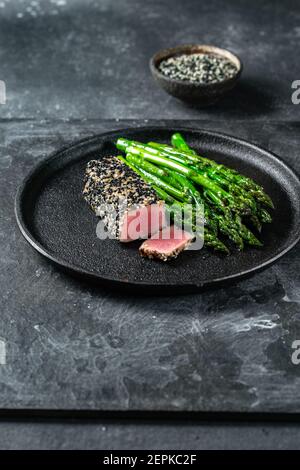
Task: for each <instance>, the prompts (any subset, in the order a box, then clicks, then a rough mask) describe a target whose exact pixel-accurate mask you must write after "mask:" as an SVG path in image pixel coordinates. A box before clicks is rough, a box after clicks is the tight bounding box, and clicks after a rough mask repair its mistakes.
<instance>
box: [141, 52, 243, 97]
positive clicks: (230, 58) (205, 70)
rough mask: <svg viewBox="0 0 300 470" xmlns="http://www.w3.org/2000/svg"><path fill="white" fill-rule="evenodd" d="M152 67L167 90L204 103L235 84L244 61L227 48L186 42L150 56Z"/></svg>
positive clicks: (156, 77) (222, 93) (175, 94)
mask: <svg viewBox="0 0 300 470" xmlns="http://www.w3.org/2000/svg"><path fill="white" fill-rule="evenodd" d="M150 69H151V72H152V75H153V77H154V79H155V80H156V82H157V83H158V84H159V85H160V86H161V87H162V88H163V89H164V90H165V91H166V92H167V93H169V94H170V95H173V96H175V97H176V98H179V99H181V100H184V101H189V102H192V103H195V104H198V105H202V106H205V105H209V104H212V103H214V102H216V101H217V100H218V99H219V98H221V96H223V95H224V94H225V93H226V92H227V91H229V90H230V89H232V88H233V87H234V86H235V84H236V82H237V80H238V78H239V77H240V75H241V71H242V63H241V61H240V59H239V58H238V57H237V56H236V55H234V54H232V53H231V52H229V51H228V50H226V49H220V48H218V47H214V46H205V45H185V46H178V47H174V48H172V49H165V50H163V51H160V52H158V53H157V54H155V55H154V56H153V57H152V59H151V60H150Z"/></svg>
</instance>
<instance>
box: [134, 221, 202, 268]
mask: <svg viewBox="0 0 300 470" xmlns="http://www.w3.org/2000/svg"><path fill="white" fill-rule="evenodd" d="M193 239H194V235H191V234H190V233H189V232H186V231H184V230H181V229H180V228H178V227H176V226H175V225H171V226H169V227H165V228H164V229H163V230H160V231H159V232H158V233H156V234H154V235H153V236H152V237H151V238H150V239H149V240H146V241H144V243H143V244H142V245H141V247H140V250H139V251H140V254H141V255H142V256H145V257H148V258H158V259H160V260H163V261H167V260H168V259H170V258H176V257H177V256H178V255H179V253H181V251H183V250H184V249H185V248H187V246H188V245H189V244H190V243H191V242H192V240H193Z"/></svg>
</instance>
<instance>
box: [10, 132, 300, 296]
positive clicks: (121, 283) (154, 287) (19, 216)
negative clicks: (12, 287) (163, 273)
mask: <svg viewBox="0 0 300 470" xmlns="http://www.w3.org/2000/svg"><path fill="white" fill-rule="evenodd" d="M155 129H156V130H158V131H162V130H166V131H168V130H171V129H173V126H170V127H168V126H157V125H153V126H152V125H149V126H140V127H126V128H118V129H115V130H111V131H107V132H102V133H100V134H95V135H91V136H88V137H84V138H83V139H79V140H75V141H73V142H70V143H69V144H65V145H63V146H61V147H59V148H58V149H56V150H54V151H52V152H51V153H50V154H49V155H48V156H47V157H45V158H43V159H42V160H41V161H39V162H38V163H37V164H36V165H34V166H33V167H32V168H31V170H30V171H29V172H28V173H27V175H25V177H24V178H23V180H22V182H21V183H20V184H19V186H18V189H17V192H16V195H15V200H14V213H15V217H16V221H17V225H18V228H19V230H20V232H21V234H22V235H23V237H24V238H25V240H26V241H27V242H28V243H29V245H31V246H32V247H33V249H35V251H37V252H38V253H39V254H40V255H42V256H43V257H44V258H46V259H48V260H49V261H50V262H51V263H54V264H55V265H56V266H58V267H60V268H62V269H64V270H66V271H68V272H69V273H72V274H74V275H76V276H78V277H81V278H82V277H84V278H85V279H86V278H88V279H89V280H92V281H95V282H97V283H101V284H103V285H104V284H107V285H115V286H118V288H121V289H122V288H126V289H136V288H137V287H143V288H144V289H146V290H150V291H152V292H153V291H157V292H159V291H160V290H162V291H163V293H170V292H171V291H170V289H174V287H176V292H174V294H175V295H176V294H180V293H184V292H187V293H188V292H196V291H199V290H202V289H204V288H210V287H215V286H217V285H222V284H224V283H228V282H234V281H238V280H239V279H243V278H245V277H248V276H250V275H251V274H254V273H256V272H260V271H262V270H263V269H265V268H267V267H268V266H271V265H272V264H274V263H275V262H276V261H277V260H279V259H280V258H282V257H283V256H284V255H285V254H286V253H288V252H289V251H290V250H291V249H292V248H294V247H295V246H296V245H297V243H298V242H299V240H300V221H299V224H298V225H299V230H298V233H297V236H296V237H295V238H294V240H293V241H292V242H291V243H290V244H289V245H288V246H287V247H286V248H285V249H284V250H282V251H280V253H278V254H277V255H275V256H273V257H271V258H270V259H268V260H266V261H264V262H263V263H260V264H259V265H256V266H254V267H251V268H250V269H246V270H244V271H240V272H238V273H235V274H230V275H226V276H221V277H218V278H214V279H211V280H209V281H204V282H203V281H202V282H198V283H197V282H192V283H191V282H186V283H182V284H181V285H178V284H172V283H168V284H167V283H164V284H162V285H159V284H154V283H152V282H151V283H148V284H146V283H145V281H138V280H137V281H126V280H121V279H116V278H113V277H109V276H101V275H99V274H97V273H95V272H93V271H89V270H87V269H85V268H80V267H78V266H76V265H74V264H71V263H69V262H67V261H65V260H62V259H60V258H59V257H57V256H55V255H53V254H52V253H51V252H50V251H48V250H47V249H45V248H44V246H43V245H42V244H41V243H40V242H39V241H38V240H37V239H36V238H35V237H34V235H33V234H32V231H30V229H29V228H28V227H27V224H26V222H25V218H24V214H23V211H22V201H23V198H24V192H25V190H26V188H27V185H28V183H29V182H30V180H31V179H32V178H33V177H34V176H35V175H36V174H37V173H38V172H39V171H40V170H41V169H43V167H45V166H46V165H47V164H48V163H50V162H52V161H54V160H55V159H56V158H57V157H59V156H61V154H62V153H64V152H66V151H70V150H71V149H72V148H75V147H78V146H80V145H84V144H87V143H89V142H93V141H94V140H95V141H96V140H97V139H99V137H109V136H110V135H114V134H116V133H117V132H120V133H121V132H124V133H125V132H134V131H141V132H142V131H150V130H155ZM176 130H177V131H179V132H185V131H186V132H199V133H200V132H201V133H204V134H206V135H208V136H213V137H219V138H225V139H226V140H228V139H229V140H231V141H233V142H235V143H237V144H240V145H243V146H247V147H248V148H250V149H254V150H257V151H259V152H263V153H265V154H266V155H267V156H268V157H271V158H272V159H273V160H275V161H276V163H279V164H280V165H282V166H283V167H284V168H285V170H288V171H289V172H290V173H291V175H292V176H293V177H294V178H295V180H296V181H297V184H298V185H299V190H300V177H299V175H298V173H297V172H296V171H295V170H294V169H293V168H292V167H291V166H290V165H289V164H287V163H286V162H285V161H283V160H282V159H281V158H280V157H278V156H277V155H276V154H274V153H273V152H271V151H269V150H267V149H265V148H264V147H261V146H260V145H257V144H254V143H252V142H249V141H248V140H245V139H242V138H239V137H235V136H233V135H230V134H226V133H223V132H216V131H213V130H211V129H203V128H193V127H183V126H178V127H176ZM171 293H172V292H171Z"/></svg>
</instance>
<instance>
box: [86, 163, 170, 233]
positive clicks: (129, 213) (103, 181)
mask: <svg viewBox="0 0 300 470" xmlns="http://www.w3.org/2000/svg"><path fill="white" fill-rule="evenodd" d="M83 196H84V198H85V200H86V201H87V202H88V203H89V205H90V206H91V208H92V209H93V211H94V212H95V214H96V215H97V216H99V217H101V219H102V220H103V222H104V226H105V227H106V229H107V230H108V232H110V234H112V235H113V236H114V237H116V238H117V239H119V240H120V241H122V242H128V241H132V240H136V239H139V238H141V239H143V238H147V237H148V236H150V235H151V234H154V233H155V232H157V231H158V230H160V229H161V228H162V227H164V226H165V224H166V222H165V220H166V218H165V210H164V204H163V201H160V200H159V199H158V197H157V195H156V193H155V191H154V190H153V189H152V188H151V186H149V185H148V184H147V183H146V182H145V181H144V180H142V179H141V178H140V177H139V176H138V175H137V174H136V173H135V172H134V171H133V170H132V169H131V168H129V167H128V166H127V165H126V164H125V163H123V162H121V161H120V160H119V159H118V158H116V157H113V156H109V157H103V158H101V159H100V160H91V161H90V162H89V163H88V164H87V167H86V172H85V180H84V189H83Z"/></svg>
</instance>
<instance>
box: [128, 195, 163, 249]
mask: <svg viewBox="0 0 300 470" xmlns="http://www.w3.org/2000/svg"><path fill="white" fill-rule="evenodd" d="M165 225H166V214H165V208H164V205H163V203H160V202H159V203H157V204H150V205H148V206H142V207H140V208H138V209H132V210H130V211H128V212H126V213H125V215H124V217H123V219H122V224H121V228H120V238H119V239H120V241H121V242H130V241H133V240H138V239H143V238H148V237H151V236H152V235H154V234H155V233H156V232H158V231H159V230H161V229H162V228H163V227H164V226H165Z"/></svg>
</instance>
